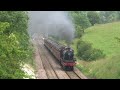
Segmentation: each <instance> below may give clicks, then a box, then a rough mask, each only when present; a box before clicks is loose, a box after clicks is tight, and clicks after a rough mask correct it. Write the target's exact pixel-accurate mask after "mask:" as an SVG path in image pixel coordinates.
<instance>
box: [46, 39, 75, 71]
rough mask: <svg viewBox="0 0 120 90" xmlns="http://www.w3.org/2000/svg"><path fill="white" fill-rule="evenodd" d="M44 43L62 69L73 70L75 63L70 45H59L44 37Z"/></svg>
mask: <svg viewBox="0 0 120 90" xmlns="http://www.w3.org/2000/svg"><path fill="white" fill-rule="evenodd" d="M44 45H45V46H46V47H47V48H48V49H49V51H50V52H51V53H52V54H53V55H54V56H55V57H56V58H57V60H59V62H60V64H61V66H62V67H63V69H64V70H69V71H71V70H73V69H74V66H75V65H76V63H75V61H76V60H75V58H74V51H73V50H72V49H71V48H70V47H66V46H64V45H61V44H59V43H57V42H55V41H53V40H51V39H48V38H44Z"/></svg>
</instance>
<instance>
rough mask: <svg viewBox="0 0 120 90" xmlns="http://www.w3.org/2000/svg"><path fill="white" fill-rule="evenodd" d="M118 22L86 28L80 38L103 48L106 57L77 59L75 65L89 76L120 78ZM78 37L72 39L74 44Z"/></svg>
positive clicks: (119, 31) (119, 26) (119, 25)
mask: <svg viewBox="0 0 120 90" xmlns="http://www.w3.org/2000/svg"><path fill="white" fill-rule="evenodd" d="M117 38H120V22H113V23H108V24H98V25H94V26H93V27H90V28H87V29H86V30H85V34H84V36H83V37H82V40H84V41H86V42H89V43H92V46H93V48H97V49H100V50H103V52H104V53H105V54H106V58H104V59H101V60H96V61H92V62H85V61H83V60H78V65H77V67H78V68H80V70H82V71H83V73H84V74H85V75H87V76H88V77H89V78H103V79H107V78H115V79H116V78H120V41H119V39H117ZM77 40H78V39H75V40H74V45H73V46H72V47H73V48H74V49H75V52H76V48H75V44H76V41H77Z"/></svg>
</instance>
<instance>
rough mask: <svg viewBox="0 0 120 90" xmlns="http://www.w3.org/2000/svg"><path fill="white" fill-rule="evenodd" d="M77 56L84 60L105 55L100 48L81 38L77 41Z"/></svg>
mask: <svg viewBox="0 0 120 90" xmlns="http://www.w3.org/2000/svg"><path fill="white" fill-rule="evenodd" d="M77 56H78V57H79V58H81V59H83V60H86V61H91V60H96V59H99V58H103V57H105V54H103V52H102V51H101V50H100V49H94V48H92V45H91V44H90V43H87V42H84V41H82V40H79V41H78V42H77Z"/></svg>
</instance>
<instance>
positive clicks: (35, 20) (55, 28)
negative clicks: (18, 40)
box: [29, 11, 74, 43]
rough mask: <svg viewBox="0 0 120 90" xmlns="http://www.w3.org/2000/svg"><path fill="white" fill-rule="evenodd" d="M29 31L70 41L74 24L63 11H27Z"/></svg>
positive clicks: (72, 36)
mask: <svg viewBox="0 0 120 90" xmlns="http://www.w3.org/2000/svg"><path fill="white" fill-rule="evenodd" d="M29 18H30V20H29V33H30V35H32V34H34V33H39V34H43V35H45V36H48V35H53V36H57V37H58V38H60V39H64V40H65V41H66V42H67V43H70V42H71V41H72V39H73V38H74V25H73V24H72V22H71V20H70V18H69V16H68V13H67V12H65V11H29Z"/></svg>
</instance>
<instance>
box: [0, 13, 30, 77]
mask: <svg viewBox="0 0 120 90" xmlns="http://www.w3.org/2000/svg"><path fill="white" fill-rule="evenodd" d="M27 24H28V15H27V13H26V12H23V11H0V39H1V40H0V63H1V66H0V78H23V76H25V74H24V72H23V71H22V70H21V63H22V62H23V61H24V60H26V59H30V56H31V52H32V51H31V50H32V49H31V48H30V46H29V45H30V43H29V35H28V33H27V26H28V25H27Z"/></svg>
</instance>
